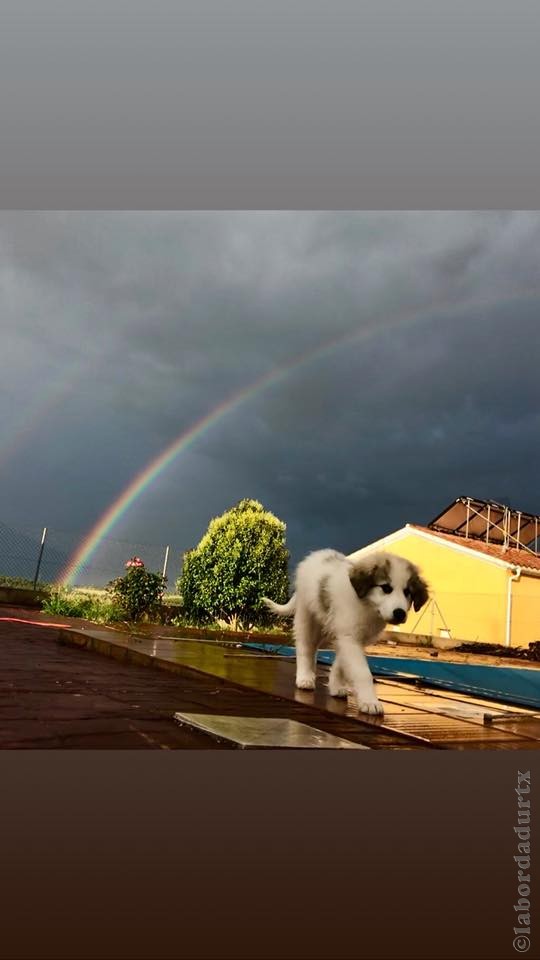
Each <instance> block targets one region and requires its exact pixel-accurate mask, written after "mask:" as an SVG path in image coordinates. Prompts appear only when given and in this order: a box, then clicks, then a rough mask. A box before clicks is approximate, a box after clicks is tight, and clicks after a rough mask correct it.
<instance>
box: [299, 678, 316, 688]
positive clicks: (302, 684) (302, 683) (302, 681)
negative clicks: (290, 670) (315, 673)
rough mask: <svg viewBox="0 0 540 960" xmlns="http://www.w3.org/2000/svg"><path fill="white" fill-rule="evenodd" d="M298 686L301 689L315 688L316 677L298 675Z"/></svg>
mask: <svg viewBox="0 0 540 960" xmlns="http://www.w3.org/2000/svg"><path fill="white" fill-rule="evenodd" d="M296 686H297V687H298V689H299V690H314V689H315V677H297V678H296Z"/></svg>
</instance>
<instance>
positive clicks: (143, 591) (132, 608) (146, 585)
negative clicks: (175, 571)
mask: <svg viewBox="0 0 540 960" xmlns="http://www.w3.org/2000/svg"><path fill="white" fill-rule="evenodd" d="M126 569H127V573H126V574H125V575H124V576H123V577H117V578H116V579H115V580H111V582H110V583H109V584H108V588H107V589H108V590H109V592H110V594H111V595H112V598H113V601H114V602H115V603H116V604H117V605H118V606H120V607H121V608H122V609H123V610H124V611H125V613H126V616H127V618H128V620H131V621H133V622H136V621H137V620H141V618H142V617H143V616H145V615H147V616H150V617H151V616H157V615H159V611H160V607H161V603H162V599H163V591H164V589H165V584H166V582H167V578H166V577H163V576H162V575H161V574H160V573H151V572H150V571H149V570H147V569H146V567H145V566H144V564H143V562H142V560H139V558H138V557H132V559H131V560H128V562H127V564H126Z"/></svg>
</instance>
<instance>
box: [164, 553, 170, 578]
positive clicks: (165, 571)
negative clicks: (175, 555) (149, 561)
mask: <svg viewBox="0 0 540 960" xmlns="http://www.w3.org/2000/svg"><path fill="white" fill-rule="evenodd" d="M168 560H169V547H166V548H165V560H164V562H163V576H166V573H167V562H168Z"/></svg>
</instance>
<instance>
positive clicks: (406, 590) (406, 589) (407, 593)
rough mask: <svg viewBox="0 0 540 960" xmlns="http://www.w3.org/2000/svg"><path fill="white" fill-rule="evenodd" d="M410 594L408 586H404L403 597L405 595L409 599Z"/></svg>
mask: <svg viewBox="0 0 540 960" xmlns="http://www.w3.org/2000/svg"><path fill="white" fill-rule="evenodd" d="M410 595H411V591H410V590H409V588H408V587H405V589H404V591H403V596H404V597H407V599H409V597H410Z"/></svg>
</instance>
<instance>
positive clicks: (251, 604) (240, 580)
mask: <svg viewBox="0 0 540 960" xmlns="http://www.w3.org/2000/svg"><path fill="white" fill-rule="evenodd" d="M285 529H286V528H285V524H284V523H283V522H282V521H281V520H278V518H277V517H275V516H274V515H273V514H272V513H270V512H269V511H267V510H265V509H264V507H263V506H262V504H260V503H259V502H258V501H257V500H241V501H240V503H238V504H237V505H236V506H235V507H233V508H232V509H231V510H228V511H227V512H226V513H224V514H222V516H220V517H216V518H215V519H214V520H212V521H211V522H210V524H209V527H208V530H207V532H206V533H205V535H204V537H203V538H202V540H201V541H200V543H199V544H198V546H197V547H196V548H195V549H194V550H190V551H188V552H187V553H186V554H185V556H184V565H183V569H182V575H181V577H180V579H179V580H178V584H177V589H178V592H179V593H180V594H181V596H182V618H183V620H184V623H193V624H195V625H198V626H204V625H207V624H211V623H214V622H217V623H218V624H219V625H221V626H228V627H232V628H233V629H239V628H240V629H244V630H246V629H251V628H252V627H253V626H255V625H257V626H266V625H273V624H274V622H275V621H273V618H272V616H271V614H270V612H269V611H268V610H267V609H266V607H265V606H264V604H262V602H261V598H262V597H263V596H269V597H271V598H272V599H273V600H276V601H277V602H280V601H282V602H285V601H286V600H287V597H288V575H287V564H288V559H289V554H288V551H287V549H286V547H285Z"/></svg>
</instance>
